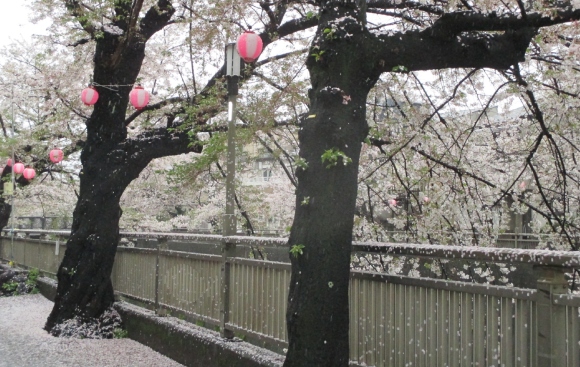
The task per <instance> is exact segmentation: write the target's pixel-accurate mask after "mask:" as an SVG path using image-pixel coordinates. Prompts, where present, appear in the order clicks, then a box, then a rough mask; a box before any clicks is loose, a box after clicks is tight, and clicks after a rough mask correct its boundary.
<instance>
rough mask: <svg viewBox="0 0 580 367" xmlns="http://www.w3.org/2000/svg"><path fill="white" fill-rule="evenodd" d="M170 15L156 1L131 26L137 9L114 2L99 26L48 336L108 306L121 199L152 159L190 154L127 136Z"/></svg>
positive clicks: (178, 136) (163, 140) (149, 137)
mask: <svg viewBox="0 0 580 367" xmlns="http://www.w3.org/2000/svg"><path fill="white" fill-rule="evenodd" d="M67 8H68V9H69V11H71V12H72V13H73V14H74V15H75V16H77V17H79V18H78V20H79V23H80V24H81V26H82V27H83V28H84V29H85V30H86V31H87V32H89V33H94V32H95V30H94V29H93V26H92V24H90V23H86V19H84V18H83V17H82V16H81V15H82V14H83V12H84V9H83V8H80V7H79V5H78V3H76V2H70V3H67ZM174 11H175V10H174V9H173V7H172V6H171V3H170V2H169V1H167V0H158V2H157V5H156V6H154V7H151V8H150V9H149V10H148V11H147V12H146V13H145V16H144V17H143V18H141V21H140V25H139V27H136V25H135V24H136V23H135V22H137V20H136V19H133V20H134V22H129V20H130V17H131V16H138V15H139V12H137V14H133V15H132V13H131V12H132V8H131V2H123V3H122V4H121V3H119V6H118V7H116V12H117V15H118V19H117V21H116V23H115V25H114V26H107V27H103V28H102V29H101V34H100V35H99V37H95V38H96V49H95V57H94V62H95V67H94V75H93V76H94V82H95V83H96V88H97V90H98V92H99V100H98V102H97V103H96V104H95V106H94V110H93V113H92V114H91V117H90V118H89V119H88V120H87V122H86V125H87V140H86V144H85V146H84V148H83V151H82V154H81V163H82V165H83V169H82V171H81V175H80V192H79V199H78V202H77V205H76V208H75V210H74V213H73V225H72V229H71V236H70V238H69V240H68V242H67V249H66V252H65V255H64V259H63V261H62V263H61V265H60V267H59V270H58V274H57V277H58V288H57V294H56V299H55V304H54V308H53V310H52V312H51V314H50V316H49V318H48V320H47V322H46V325H45V329H46V330H47V331H49V332H53V333H56V334H57V333H58V330H59V328H55V326H56V325H58V324H61V323H63V322H64V321H66V320H69V319H72V318H75V317H80V318H81V319H90V318H98V317H99V316H101V315H102V313H103V311H105V310H106V309H107V308H108V307H110V306H111V305H112V304H113V301H114V298H113V287H112V284H111V279H110V276H111V271H112V269H113V263H114V259H115V254H116V250H117V244H118V242H119V219H120V217H121V208H120V205H119V201H120V198H121V195H122V194H123V192H124V191H125V189H126V188H127V186H128V185H129V184H130V183H131V181H132V180H133V179H135V178H137V177H138V176H139V173H140V172H141V171H142V170H143V169H144V168H145V167H146V166H147V164H148V163H149V162H150V161H151V159H153V158H156V157H162V156H167V155H172V154H180V153H185V152H188V151H192V150H193V149H192V148H191V147H189V144H190V140H189V139H188V138H187V134H185V133H175V134H169V133H168V132H167V131H166V130H162V131H156V130H151V131H148V132H146V133H144V134H142V135H141V136H139V137H136V138H133V139H128V138H127V122H126V113H127V106H128V103H129V92H130V90H131V89H132V86H133V85H134V83H135V81H136V79H137V76H138V75H139V72H140V70H141V65H142V63H143V59H144V57H145V45H146V42H147V40H148V39H149V38H150V37H151V36H152V35H153V34H154V33H155V32H157V31H158V30H160V29H162V28H163V27H164V26H166V25H167V23H168V22H169V20H170V19H171V17H172V15H173V12H174ZM102 86H103V87H102Z"/></svg>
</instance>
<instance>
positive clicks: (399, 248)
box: [4, 229, 580, 268]
mask: <svg viewBox="0 0 580 367" xmlns="http://www.w3.org/2000/svg"><path fill="white" fill-rule="evenodd" d="M4 232H5V233H10V229H4ZM14 232H15V233H28V234H41V235H43V234H44V235H56V236H68V235H70V232H69V231H57V230H38V229H15V230H14ZM120 235H121V237H127V238H143V239H161V238H162V239H167V240H187V241H193V242H207V243H213V244H220V243H223V242H228V243H235V244H237V245H247V246H280V247H284V246H287V242H288V239H287V238H278V237H251V236H228V237H224V236H221V235H208V234H193V233H173V232H120ZM353 251H354V252H369V253H376V254H383V255H393V256H417V257H428V258H438V259H447V260H453V259H465V260H474V261H489V262H499V263H525V264H533V265H542V266H557V267H567V268H580V252H576V251H553V250H529V249H511V248H501V247H476V246H443V245H428V244H411V243H381V242H353Z"/></svg>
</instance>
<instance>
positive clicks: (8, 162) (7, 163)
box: [6, 158, 12, 167]
mask: <svg viewBox="0 0 580 367" xmlns="http://www.w3.org/2000/svg"><path fill="white" fill-rule="evenodd" d="M6 166H8V167H12V158H8V160H7V161H6Z"/></svg>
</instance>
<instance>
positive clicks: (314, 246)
mask: <svg viewBox="0 0 580 367" xmlns="http://www.w3.org/2000/svg"><path fill="white" fill-rule="evenodd" d="M327 12H330V10H327ZM327 12H325V11H322V12H321V14H322V17H321V26H319V30H318V32H317V34H318V36H317V38H316V39H315V41H314V44H313V47H312V48H311V52H310V53H311V54H313V53H320V51H322V50H324V52H323V53H322V54H321V57H311V58H309V60H308V64H307V65H308V68H309V71H310V76H311V82H312V89H311V90H310V103H311V105H310V111H309V116H308V117H307V118H306V119H304V120H303V122H302V126H301V130H300V133H299V138H300V158H301V159H303V160H304V161H305V162H306V165H307V166H306V165H304V166H305V167H306V168H304V169H300V168H299V169H298V171H297V178H298V186H297V191H296V212H295V216H294V223H293V225H292V230H291V233H290V238H289V244H290V246H295V249H296V250H297V249H298V248H302V246H303V248H302V252H303V253H302V254H299V253H296V252H295V253H294V255H295V256H294V255H292V256H291V258H292V278H291V282H290V294H289V305H288V311H287V315H286V317H287V324H288V334H289V348H288V353H287V356H286V361H285V364H284V366H286V367H290V366H300V367H305V366H312V367H314V366H316V367H322V366H333V367H337V366H348V361H349V346H348V343H349V339H348V330H349V307H348V286H349V277H350V256H351V242H352V228H353V219H354V210H355V202H356V195H357V173H358V164H359V156H360V151H361V145H362V143H363V140H364V139H365V137H366V136H367V133H368V126H367V122H366V106H365V104H366V98H367V95H368V92H369V90H370V88H371V87H372V85H374V83H375V82H376V79H375V78H373V77H372V72H370V70H372V67H368V65H366V63H367V60H368V55H365V52H364V47H360V48H358V51H359V52H358V53H353V52H352V49H353V48H355V47H356V46H357V45H362V44H364V42H365V33H364V32H362V31H361V28H362V27H361V26H360V25H359V24H356V23H355V22H354V21H352V19H351V22H350V23H349V21H348V20H347V21H345V22H343V23H342V24H339V26H338V28H340V29H342V31H340V32H341V33H342V32H349V33H350V34H351V35H352V36H351V37H349V38H344V37H342V36H343V34H336V37H337V38H334V37H333V36H334V35H332V36H327V35H328V32H327V33H324V29H325V28H326V27H327V26H328V25H327V24H325V19H324V18H325V16H326V15H325V14H329V13H327ZM344 15H347V13H345V14H344ZM351 15H352V14H351ZM333 16H334V17H337V16H336V14H333ZM330 19H331V18H330ZM323 157H325V158H324V159H323Z"/></svg>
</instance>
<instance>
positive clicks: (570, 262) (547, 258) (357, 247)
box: [353, 242, 580, 268]
mask: <svg viewBox="0 0 580 367" xmlns="http://www.w3.org/2000/svg"><path fill="white" fill-rule="evenodd" d="M353 251H357V252H358V251H360V252H370V253H379V254H384V255H396V256H420V257H429V258H438V259H447V260H453V259H465V260H475V261H489V262H498V263H524V264H534V265H543V266H558V267H569V268H578V267H580V252H576V251H553V250H529V249H512V248H503V247H477V246H441V245H426V244H410V243H378V242H354V243H353Z"/></svg>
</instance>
